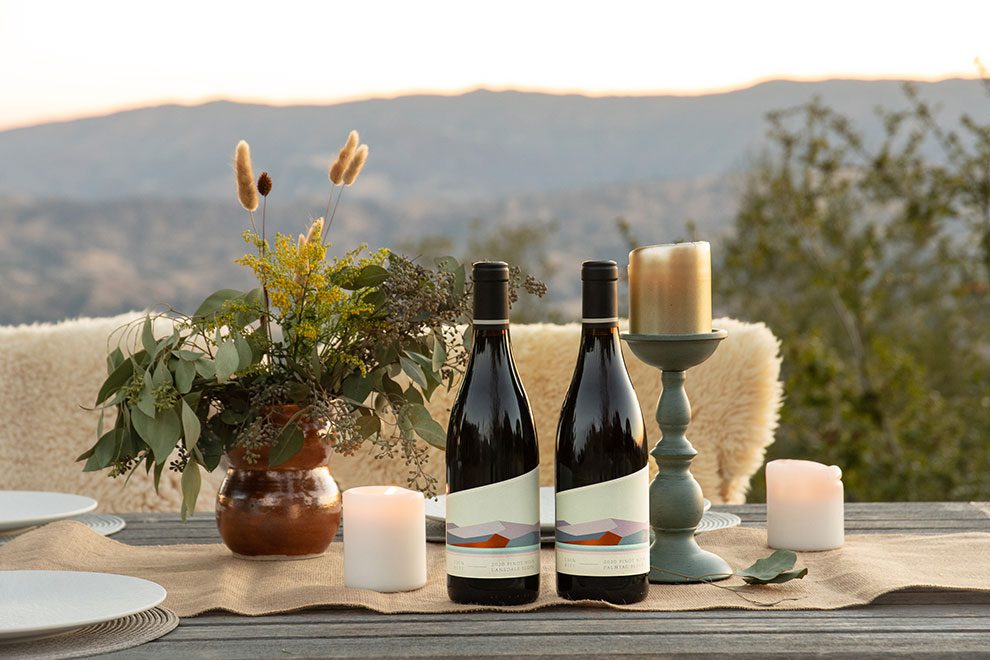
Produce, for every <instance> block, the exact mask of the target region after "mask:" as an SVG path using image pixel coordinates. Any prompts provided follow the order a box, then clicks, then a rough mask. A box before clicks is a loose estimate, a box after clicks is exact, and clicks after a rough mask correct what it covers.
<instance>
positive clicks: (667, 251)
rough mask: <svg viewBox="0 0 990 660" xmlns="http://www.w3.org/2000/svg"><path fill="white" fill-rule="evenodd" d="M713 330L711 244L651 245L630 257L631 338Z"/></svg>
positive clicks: (636, 250) (634, 252) (700, 242)
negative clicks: (640, 335) (641, 335)
mask: <svg viewBox="0 0 990 660" xmlns="http://www.w3.org/2000/svg"><path fill="white" fill-rule="evenodd" d="M711 330H712V250H711V246H710V245H709V244H708V243H707V242H705V241H698V242H696V243H673V244H670V245H650V246H647V247H641V248H636V249H635V250H633V251H632V252H630V253H629V332H632V333H634V334H643V335H653V334H692V333H698V332H711Z"/></svg>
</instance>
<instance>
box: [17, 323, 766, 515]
mask: <svg viewBox="0 0 990 660" xmlns="http://www.w3.org/2000/svg"><path fill="white" fill-rule="evenodd" d="M136 316H138V315H137V314H135V313H132V314H126V315H122V316H118V317H114V318H103V319H79V320H74V321H67V322H64V323H59V324H52V325H30V326H17V327H5V328H0V412H2V413H3V420H4V425H3V427H2V428H0V488H2V489H17V490H54V491H65V492H74V493H80V494H84V495H89V496H91V497H94V498H95V499H97V500H98V501H99V502H100V509H101V510H103V511H178V509H179V506H180V503H181V499H182V498H181V488H180V484H179V475H178V474H177V473H175V472H171V471H168V470H166V471H165V472H164V473H163V475H162V479H161V484H160V488H159V493H158V494H156V493H155V491H154V488H153V487H152V483H151V478H150V476H148V475H146V474H145V473H144V470H143V469H138V471H137V472H136V473H135V474H134V476H133V477H132V478H131V480H130V482H129V483H128V484H127V486H126V488H125V487H124V483H123V482H124V479H123V478H117V479H111V478H108V477H107V476H106V473H105V472H95V473H83V472H82V464H80V463H76V462H74V460H75V458H76V457H77V456H78V455H79V454H81V453H82V452H83V451H85V450H86V449H87V448H88V447H90V446H91V445H92V444H93V442H94V441H95V436H96V426H97V414H96V413H94V412H92V411H88V410H85V409H84V408H83V406H89V405H92V403H93V397H94V396H95V393H96V391H97V390H98V389H99V387H100V384H101V383H102V382H103V380H104V378H105V377H106V361H105V360H106V353H107V340H108V337H109V336H110V335H111V333H113V331H114V330H116V329H118V328H119V327H120V326H122V325H123V324H125V323H127V322H128V321H131V320H133V319H134V318H135V317H136ZM716 326H717V327H723V328H726V329H727V330H728V331H729V337H728V339H726V340H725V341H724V342H722V345H721V346H720V348H719V350H718V351H716V353H715V355H714V356H713V357H712V358H711V359H709V360H708V361H707V362H706V363H705V364H703V365H701V366H700V367H697V368H696V369H694V370H692V371H691V372H690V374H689V376H688V380H687V388H688V394H689V396H690V398H691V404H692V407H693V410H694V421H693V423H692V425H691V428H690V429H689V432H688V436H689V437H690V439H691V441H692V442H693V443H694V445H695V446H696V447H697V448H698V450H699V455H698V457H697V458H696V459H695V461H694V465H693V467H692V472H693V473H694V475H695V476H696V477H697V479H698V481H699V482H700V483H701V485H702V488H703V490H704V492H705V495H706V496H707V497H709V498H710V499H711V500H712V501H714V502H728V503H740V502H744V501H745V498H746V490H747V488H748V486H749V480H750V478H751V477H752V475H753V474H754V473H755V472H756V470H758V469H759V467H760V465H761V464H762V462H763V456H764V451H765V449H766V447H767V446H768V445H769V444H770V443H771V442H772V441H773V432H774V429H775V427H776V424H777V415H778V409H779V406H780V402H781V396H782V392H781V385H780V381H779V374H780V357H779V345H778V341H777V339H776V338H775V337H774V336H773V334H772V333H771V332H770V330H769V329H768V328H767V327H766V326H764V325H763V324H750V323H742V322H739V321H734V320H731V319H719V320H717V321H716ZM156 330H157V331H159V332H168V331H169V330H168V329H165V328H161V329H157V328H156ZM579 334H580V326H579V325H578V324H570V325H547V324H536V325H516V326H513V328H512V345H513V352H514V355H515V359H516V365H517V368H518V370H519V373H520V376H521V377H522V379H523V383H524V385H525V387H526V390H527V393H528V395H529V398H530V401H531V402H532V406H533V414H534V417H535V419H536V424H537V430H538V433H539V438H540V467H541V482H542V483H543V484H544V485H552V484H553V462H554V461H553V452H554V435H555V433H556V424H557V416H558V414H559V412H560V405H561V402H562V401H563V398H564V393H565V392H566V390H567V386H568V384H569V383H570V379H571V372H572V369H573V368H574V362H575V360H576V357H577V347H578V340H579ZM625 355H626V363H627V365H628V368H629V373H630V375H631V377H632V380H633V384H634V385H635V387H636V390H637V392H638V394H639V398H640V403H641V405H642V407H643V412H644V415H645V417H646V419H647V429H648V433H649V440H650V443H651V444H652V443H653V442H654V441H655V440H656V438H657V437H658V435H659V431H658V429H657V425H656V421H655V419H654V413H655V410H656V401H657V398H658V397H659V380H660V379H659V375H658V373H657V371H656V370H654V369H652V368H650V367H648V366H646V365H644V364H642V363H640V362H639V361H638V360H636V358H635V357H633V356H632V355H631V353H629V352H628V351H626V352H625ZM456 390H457V385H456V384H455V387H454V389H453V390H452V391H450V392H443V391H441V392H438V393H437V394H436V395H435V396H434V400H433V401H432V402H431V403H430V409H431V412H433V414H434V416H435V417H436V418H437V419H438V421H440V423H441V424H446V421H447V418H448V416H449V412H450V406H451V404H452V402H453V400H454V397H455V396H456ZM112 423H113V419H112V416H111V417H108V419H107V420H106V424H107V425H108V426H109V425H110V424H112ZM430 451H431V465H430V470H431V472H432V474H434V475H435V476H436V477H437V478H438V480H439V482H440V485H441V489H442V487H443V471H444V470H443V453H442V452H440V451H437V450H434V449H431V450H430ZM651 466H652V461H651ZM653 467H654V468H655V466H653ZM331 471H332V472H333V473H334V475H335V477H336V478H337V479H338V481H339V482H340V484H341V486H342V487H350V486H357V485H363V484H382V483H395V484H404V483H405V477H406V474H407V472H408V468H407V467H406V465H405V464H404V461H402V459H400V458H395V459H391V460H382V461H376V460H372V459H371V457H370V456H369V455H368V454H367V453H361V454H358V455H357V456H352V457H344V456H335V457H334V458H333V461H332V464H331ZM222 479H223V473H222V470H217V471H215V472H214V473H213V474H210V475H206V477H205V478H204V482H203V489H202V493H201V494H200V498H199V501H198V506H197V510H199V511H210V510H212V508H213V499H214V497H215V495H216V489H217V488H218V487H219V484H220V481H221V480H222Z"/></svg>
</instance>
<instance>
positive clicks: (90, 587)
mask: <svg viewBox="0 0 990 660" xmlns="http://www.w3.org/2000/svg"><path fill="white" fill-rule="evenodd" d="M0 594H3V597H2V598H0V640H9V639H16V638H23V637H42V636H45V635H54V634H55V633H59V632H64V631H66V630H72V629H73V628H80V627H82V626H88V625H92V624H94V623H103V622H104V621H113V620H114V619H119V618H120V617H123V616H129V615H131V614H137V613H138V612H144V611H145V610H149V609H151V608H152V607H155V606H156V605H158V604H160V603H161V602H162V601H163V600H165V589H164V588H163V587H161V586H160V585H157V584H155V583H154V582H149V581H148V580H141V579H139V578H135V577H130V576H127V575H113V574H110V573H77V572H75V571H0ZM0 655H3V648H2V647H0Z"/></svg>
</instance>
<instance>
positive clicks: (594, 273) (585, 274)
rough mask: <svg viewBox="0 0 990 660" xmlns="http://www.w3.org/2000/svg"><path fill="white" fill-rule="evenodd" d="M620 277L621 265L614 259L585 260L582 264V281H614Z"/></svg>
mask: <svg viewBox="0 0 990 660" xmlns="http://www.w3.org/2000/svg"><path fill="white" fill-rule="evenodd" d="M618 279H619V266H618V265H617V264H616V263H615V262H614V261H611V260H604V261H585V262H584V263H583V264H581V281H582V282H614V281H616V280H618Z"/></svg>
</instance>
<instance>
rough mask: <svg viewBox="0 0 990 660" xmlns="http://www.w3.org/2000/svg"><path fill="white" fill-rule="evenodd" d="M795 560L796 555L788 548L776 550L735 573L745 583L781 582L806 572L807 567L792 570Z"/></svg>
mask: <svg viewBox="0 0 990 660" xmlns="http://www.w3.org/2000/svg"><path fill="white" fill-rule="evenodd" d="M796 561H797V555H796V554H794V553H793V552H791V551H790V550H777V551H776V552H774V553H773V554H772V555H770V556H769V557H764V558H763V559H758V560H756V561H755V562H753V565H752V566H748V567H746V568H744V569H742V570H741V571H736V575H738V576H739V577H741V578H742V579H743V580H745V581H746V584H783V583H784V582H790V581H791V580H800V579H801V578H803V577H804V576H805V575H807V574H808V569H807V568H801V569H798V570H792V569H793V568H794V563H795V562H796Z"/></svg>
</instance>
